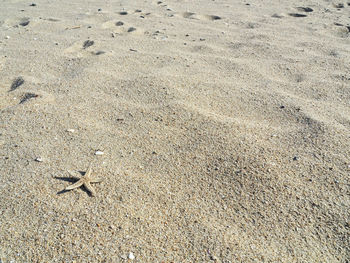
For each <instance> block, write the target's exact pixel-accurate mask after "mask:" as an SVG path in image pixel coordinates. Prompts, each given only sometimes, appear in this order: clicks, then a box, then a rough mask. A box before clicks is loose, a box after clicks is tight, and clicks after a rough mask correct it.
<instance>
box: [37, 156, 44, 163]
mask: <svg viewBox="0 0 350 263" xmlns="http://www.w3.org/2000/svg"><path fill="white" fill-rule="evenodd" d="M35 161H36V162H39V163H41V162H42V161H43V158H41V157H37V158H35Z"/></svg>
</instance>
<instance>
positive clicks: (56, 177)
mask: <svg viewBox="0 0 350 263" xmlns="http://www.w3.org/2000/svg"><path fill="white" fill-rule="evenodd" d="M79 173H80V174H81V175H84V174H85V172H82V171H79ZM54 178H55V179H57V180H62V181H65V182H70V183H76V182H78V181H79V178H78V177H76V178H75V177H60V176H54ZM80 188H81V189H83V191H84V192H85V193H87V194H88V195H89V196H92V195H91V193H90V192H89V191H88V190H87V189H86V188H85V186H84V185H82V186H81V187H80ZM70 191H71V190H66V189H63V190H61V191H58V192H57V194H58V195H61V194H64V193H66V192H70Z"/></svg>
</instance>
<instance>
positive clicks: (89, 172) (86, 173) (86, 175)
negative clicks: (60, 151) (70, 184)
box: [84, 163, 92, 177]
mask: <svg viewBox="0 0 350 263" xmlns="http://www.w3.org/2000/svg"><path fill="white" fill-rule="evenodd" d="M91 172H92V164H91V163H90V165H89V167H88V169H87V170H86V172H85V174H84V176H85V177H90V175H91Z"/></svg>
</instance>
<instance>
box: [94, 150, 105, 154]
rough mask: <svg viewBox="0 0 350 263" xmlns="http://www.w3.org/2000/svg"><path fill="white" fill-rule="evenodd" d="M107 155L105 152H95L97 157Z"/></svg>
mask: <svg viewBox="0 0 350 263" xmlns="http://www.w3.org/2000/svg"><path fill="white" fill-rule="evenodd" d="M104 154H105V153H104V152H101V151H96V152H95V155H104Z"/></svg>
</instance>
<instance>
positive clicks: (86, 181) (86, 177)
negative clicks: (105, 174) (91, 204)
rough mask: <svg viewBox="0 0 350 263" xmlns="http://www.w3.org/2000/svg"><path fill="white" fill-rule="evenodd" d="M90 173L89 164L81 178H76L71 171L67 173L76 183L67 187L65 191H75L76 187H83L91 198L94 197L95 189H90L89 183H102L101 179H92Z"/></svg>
mask: <svg viewBox="0 0 350 263" xmlns="http://www.w3.org/2000/svg"><path fill="white" fill-rule="evenodd" d="M91 172H92V168H91V164H90V166H89V168H88V169H87V170H86V172H85V174H84V176H83V177H77V176H76V175H74V174H73V173H72V172H71V171H68V173H69V174H70V175H71V176H72V177H73V178H74V179H77V180H78V181H77V182H76V183H74V184H72V185H70V186H68V187H67V188H66V189H65V190H72V189H75V188H78V187H80V186H82V185H84V187H85V188H86V190H88V191H89V192H90V193H91V196H95V195H96V192H95V189H94V188H92V186H91V183H100V182H102V179H97V178H93V177H92V176H91Z"/></svg>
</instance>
